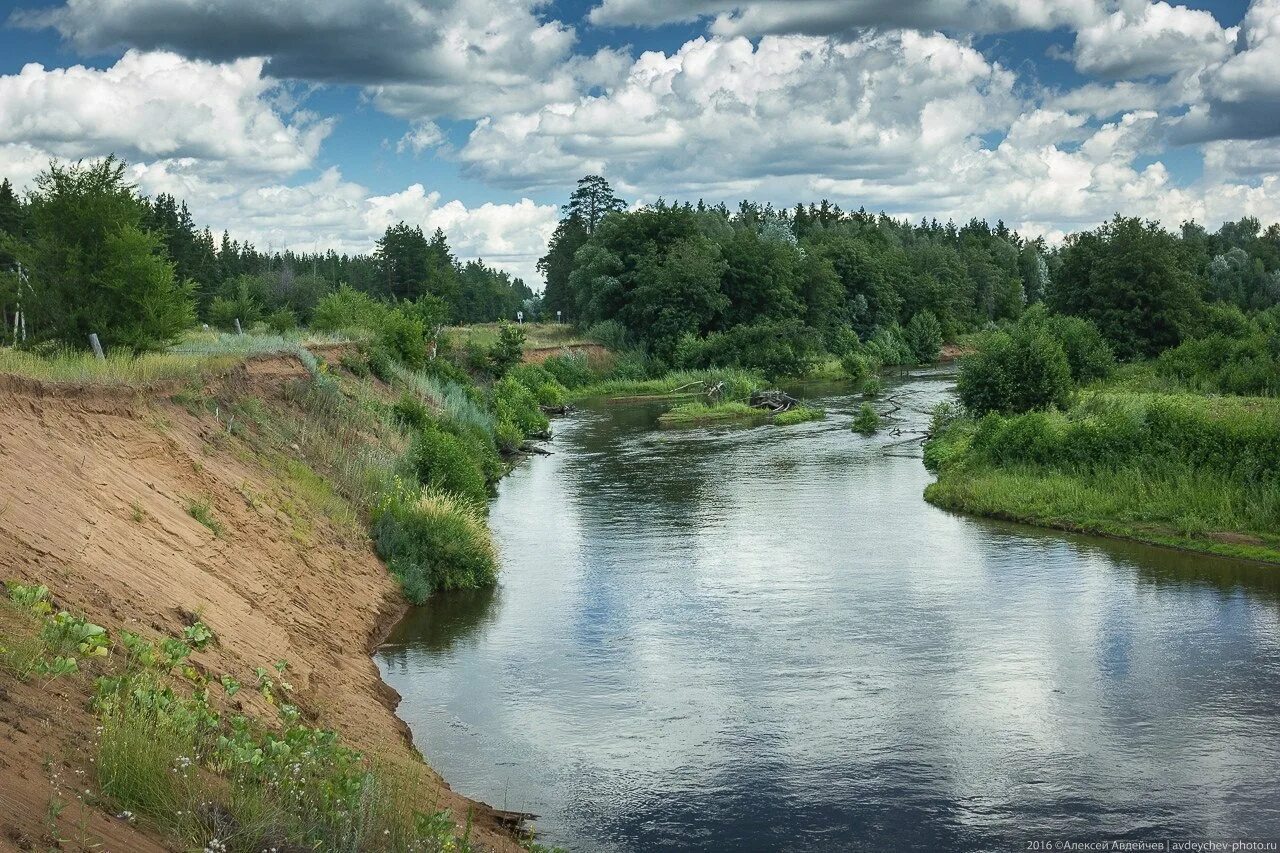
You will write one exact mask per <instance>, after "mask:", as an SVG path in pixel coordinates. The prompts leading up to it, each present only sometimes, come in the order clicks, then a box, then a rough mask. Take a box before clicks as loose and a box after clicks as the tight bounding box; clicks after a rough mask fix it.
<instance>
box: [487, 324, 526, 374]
mask: <svg viewBox="0 0 1280 853" xmlns="http://www.w3.org/2000/svg"><path fill="white" fill-rule="evenodd" d="M524 341H525V334H524V329H522V328H520V327H519V326H515V325H512V324H511V323H508V322H506V321H505V320H504V321H503V322H502V323H500V324H499V325H498V340H496V341H494V343H493V345H492V346H490V347H489V349H488V350H487V351H486V352H485V363H486V365H487V366H488V368H489V371H490V372H491V373H492V374H493V375H494V376H496V377H497V378H499V379H501V378H502V377H503V376H506V375H507V372H508V371H510V370H511V369H512V368H513V367H515V366H516V365H517V364H519V363H520V360H521V359H522V358H524Z"/></svg>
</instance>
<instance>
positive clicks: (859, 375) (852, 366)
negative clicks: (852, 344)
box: [840, 352, 876, 382]
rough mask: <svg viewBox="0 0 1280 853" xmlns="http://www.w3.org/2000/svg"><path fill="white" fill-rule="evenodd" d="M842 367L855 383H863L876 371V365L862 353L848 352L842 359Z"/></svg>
mask: <svg viewBox="0 0 1280 853" xmlns="http://www.w3.org/2000/svg"><path fill="white" fill-rule="evenodd" d="M840 367H841V369H842V370H844V372H845V375H846V376H848V377H849V378H850V379H852V380H853V381H854V382H861V381H862V380H864V379H866V378H867V377H868V376H870V375H871V374H872V372H874V371H875V369H876V368H875V364H874V362H872V360H871V359H870V358H868V357H867V356H865V355H863V354H862V353H860V352H846V353H845V354H844V355H842V356H841V357H840Z"/></svg>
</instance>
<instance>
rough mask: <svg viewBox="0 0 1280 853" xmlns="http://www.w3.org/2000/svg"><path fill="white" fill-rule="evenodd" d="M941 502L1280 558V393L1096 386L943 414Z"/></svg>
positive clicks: (935, 449)
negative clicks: (1058, 396)
mask: <svg viewBox="0 0 1280 853" xmlns="http://www.w3.org/2000/svg"><path fill="white" fill-rule="evenodd" d="M925 459H926V463H927V464H929V465H930V467H932V468H934V469H935V470H937V471H938V480H937V482H936V483H934V484H932V485H931V486H929V488H928V489H927V490H926V492H925V496H926V498H928V499H929V500H930V501H933V502H934V503H937V504H939V505H942V506H945V507H948V508H953V509H960V510H965V511H969V512H976V513H980V514H984V515H994V516H999V517H1004V518H1011V519H1016V520H1020V521H1028V522H1033V523H1038V524H1047V525H1050V526H1056V527H1066V528H1071V529H1081V530H1091V531H1096V532H1102V533H1109V534H1115V535H1123V536H1129V537H1132V538H1136V539H1142V540H1146V541H1151V542H1160V543H1164V544H1176V545H1180V546H1184V547H1190V548H1195V549H1198V550H1205V551H1212V552H1216V553H1224V554H1234V555H1237V556H1246V557H1251V558H1257V559H1266V560H1275V561H1280V401H1277V400H1274V399H1259V398H1241V397H1197V396H1193V395H1189V394H1181V395H1170V394H1144V393H1122V394H1118V393H1111V392H1097V391H1095V392H1092V393H1088V394H1085V395H1083V397H1082V400H1081V402H1079V403H1078V404H1077V405H1076V406H1075V407H1073V408H1072V409H1071V410H1069V411H1067V412H1032V413H1028V414H1023V415H1015V416H1001V415H995V414H992V415H988V416H986V417H984V418H983V419H982V420H980V421H974V420H972V419H967V418H960V419H954V420H950V421H949V422H946V423H944V422H941V421H939V422H938V427H937V429H936V430H935V434H934V435H933V436H932V437H931V439H930V440H929V441H928V443H927V444H926V447H925Z"/></svg>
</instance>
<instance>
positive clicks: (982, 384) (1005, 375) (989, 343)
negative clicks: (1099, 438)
mask: <svg viewBox="0 0 1280 853" xmlns="http://www.w3.org/2000/svg"><path fill="white" fill-rule="evenodd" d="M956 391H957V392H958V393H959V396H960V402H962V403H963V404H964V405H965V408H967V409H968V410H969V411H971V412H973V413H974V414H978V415H981V414H986V413H987V412H1005V413H1016V412H1029V411H1033V410H1037V409H1047V408H1049V407H1051V406H1058V407H1065V406H1066V403H1067V397H1068V395H1069V394H1070V392H1071V368H1070V365H1069V364H1068V362H1067V355H1066V353H1065V352H1063V350H1062V344H1060V343H1058V341H1057V340H1055V339H1054V337H1053V336H1052V335H1050V334H1049V333H1048V332H1047V331H1046V330H1045V329H1044V328H1043V327H1041V326H1039V325H1035V324H1026V325H1018V326H1015V327H1014V329H1013V330H1012V331H1011V332H994V333H992V334H991V335H989V336H988V337H987V339H986V340H985V341H984V342H983V344H982V346H981V347H979V349H978V352H977V354H975V355H973V356H970V357H969V358H967V359H965V360H964V362H963V363H962V364H961V365H960V377H959V379H958V380H957V382H956Z"/></svg>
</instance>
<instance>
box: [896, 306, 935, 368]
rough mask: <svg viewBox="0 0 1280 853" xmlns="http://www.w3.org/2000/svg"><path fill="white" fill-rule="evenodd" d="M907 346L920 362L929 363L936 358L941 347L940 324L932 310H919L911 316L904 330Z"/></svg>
mask: <svg viewBox="0 0 1280 853" xmlns="http://www.w3.org/2000/svg"><path fill="white" fill-rule="evenodd" d="M904 331H905V333H906V337H907V346H909V347H911V352H912V354H913V355H914V356H915V357H916V361H917V362H918V363H920V364H931V363H933V362H935V361H937V360H938V351H939V350H941V349H942V326H941V325H939V323H938V318H937V317H935V316H933V312H932V311H927V310H926V311H920V312H919V313H917V314H916V315H915V316H914V317H912V318H911V322H910V323H908V324H907V328H906V329H905V330H904Z"/></svg>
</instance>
